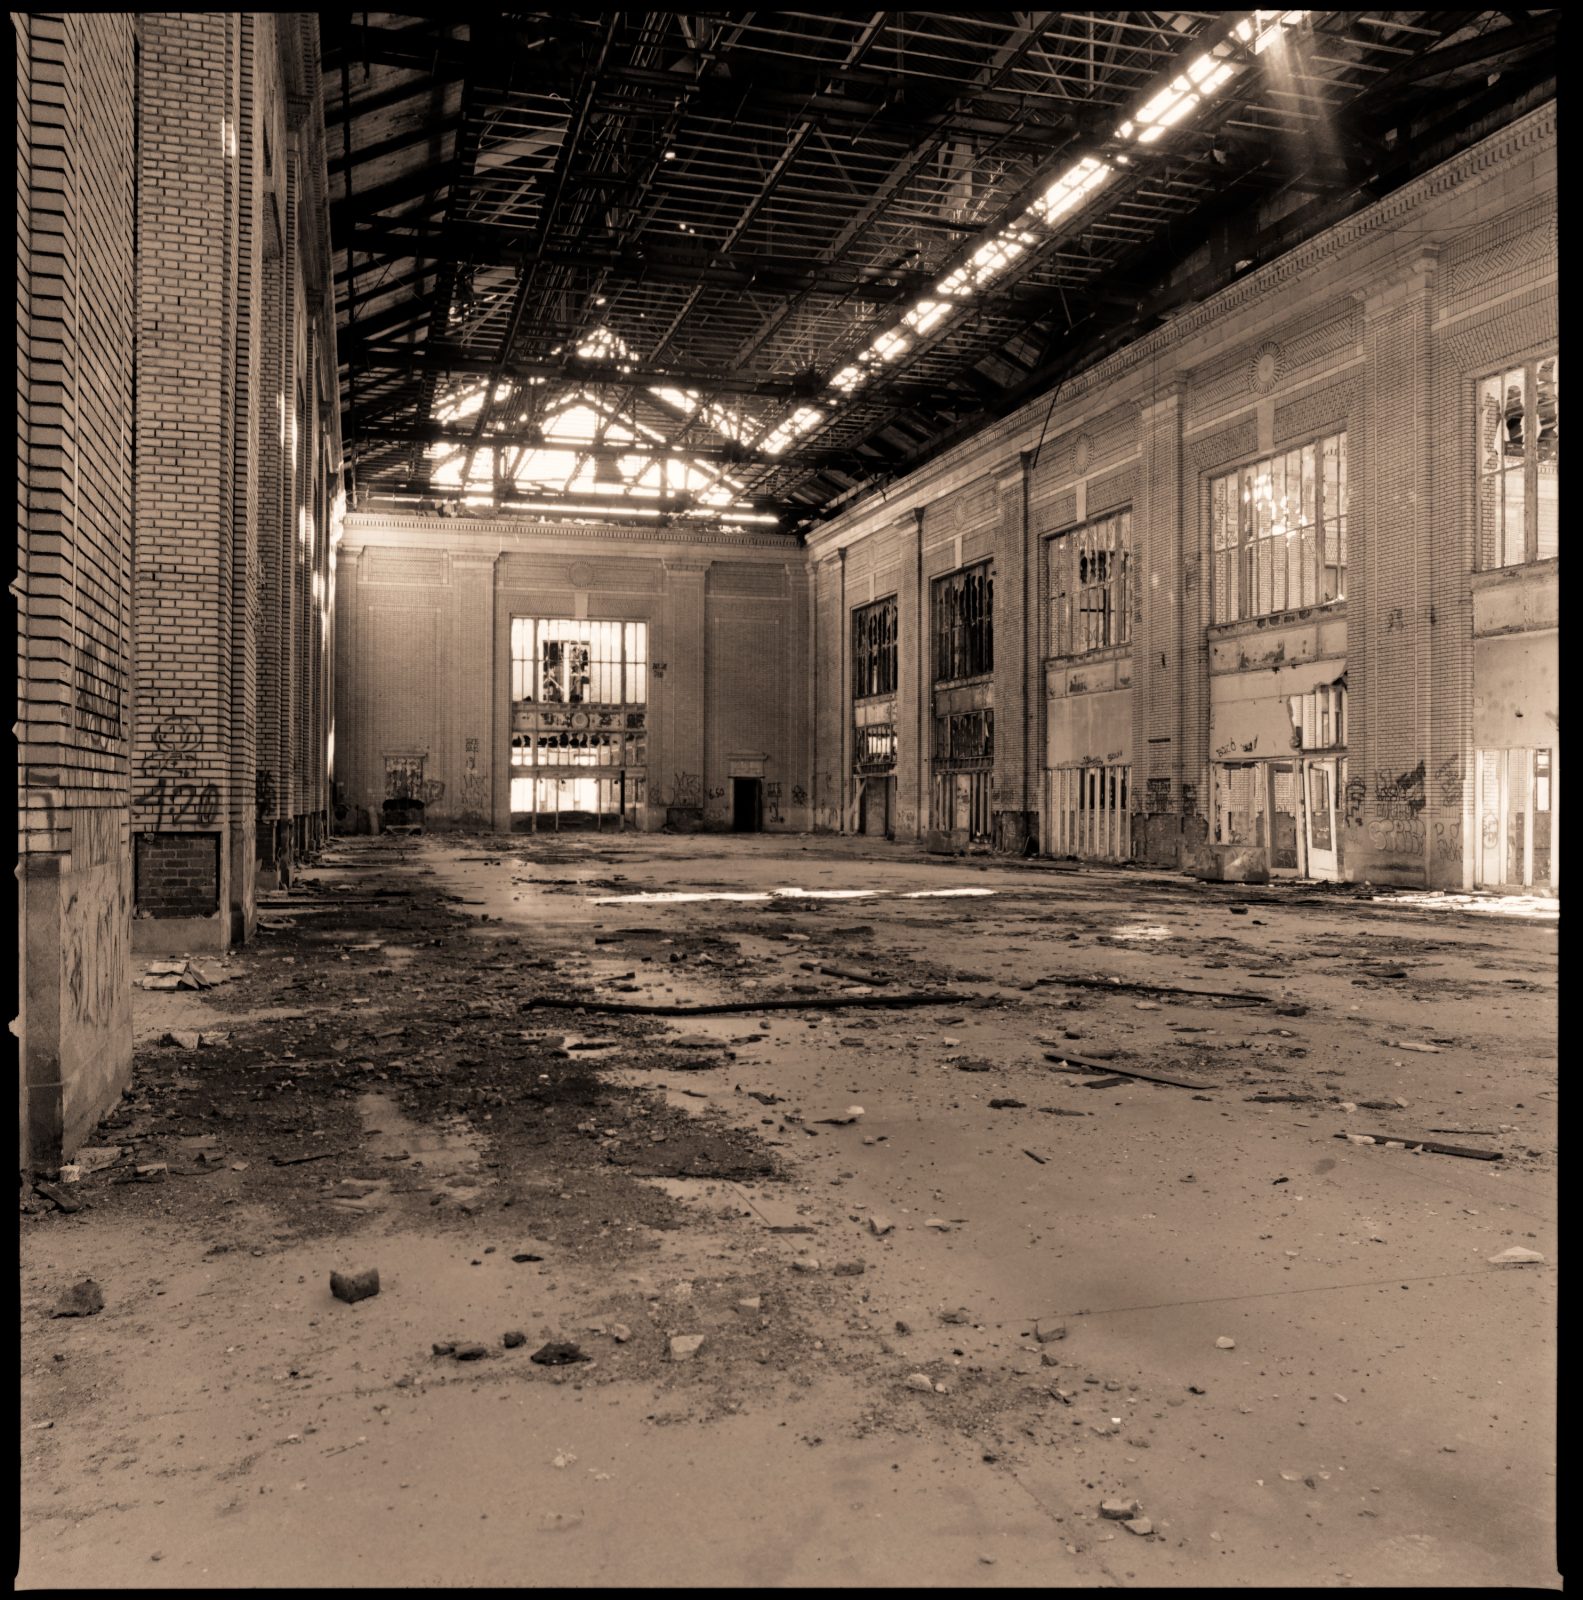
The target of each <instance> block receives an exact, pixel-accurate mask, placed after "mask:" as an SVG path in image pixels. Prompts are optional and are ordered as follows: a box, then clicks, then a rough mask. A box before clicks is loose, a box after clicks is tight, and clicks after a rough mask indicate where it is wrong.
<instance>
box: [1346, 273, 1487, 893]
mask: <svg viewBox="0 0 1583 1600" xmlns="http://www.w3.org/2000/svg"><path fill="white" fill-rule="evenodd" d="M1435 255H1436V253H1435V252H1434V251H1431V250H1424V251H1420V252H1418V253H1417V254H1415V255H1414V256H1413V258H1412V259H1411V260H1409V261H1407V262H1405V263H1403V265H1402V266H1401V267H1400V268H1399V270H1398V271H1397V272H1395V273H1394V274H1392V275H1391V276H1390V277H1388V278H1385V279H1383V280H1382V281H1381V282H1379V283H1378V284H1377V285H1376V286H1375V288H1374V289H1373V290H1372V291H1371V292H1370V294H1369V295H1368V297H1367V299H1366V300H1365V302H1364V354H1365V363H1364V399H1363V427H1362V429H1361V430H1360V434H1361V436H1360V437H1352V436H1349V437H1348V440H1347V477H1348V482H1349V484H1350V486H1351V496H1350V500H1349V505H1348V529H1347V668H1348V671H1347V721H1348V729H1347V768H1348V781H1349V784H1357V783H1359V782H1361V783H1362V784H1363V786H1364V787H1363V791H1362V794H1361V796H1357V791H1356V790H1354V796H1355V797H1356V798H1355V799H1354V802H1353V803H1352V804H1351V805H1349V806H1348V807H1347V810H1348V811H1349V812H1350V813H1351V815H1352V819H1353V820H1352V822H1351V825H1350V826H1349V828H1348V833H1347V839H1346V861H1347V865H1348V872H1349V876H1352V877H1355V878H1360V879H1368V880H1370V881H1373V882H1376V883H1402V884H1421V883H1424V882H1425V881H1427V872H1428V867H1427V862H1428V853H1429V848H1430V846H1429V837H1428V835H1429V831H1430V830H1429V826H1428V823H1429V815H1428V811H1429V805H1428V803H1429V798H1430V792H1431V789H1432V787H1433V784H1432V780H1431V776H1430V774H1429V771H1428V762H1429V713H1430V688H1429V666H1430V641H1431V638H1432V634H1431V627H1432V624H1431V623H1430V620H1429V612H1430V607H1431V604H1432V601H1433V591H1432V589H1431V587H1430V570H1431V561H1430V545H1431V540H1432V537H1433V516H1432V502H1431V480H1430V465H1431V452H1430V449H1429V446H1428V439H1427V433H1428V418H1429V408H1430V395H1429V389H1428V386H1429V379H1430V372H1431V365H1430V342H1431V341H1430V314H1431V293H1432V290H1433V285H1434V278H1435V265H1436V262H1435ZM1455 799H1456V804H1455V805H1454V806H1452V807H1450V808H1448V814H1451V815H1454V816H1455V817H1456V819H1457V821H1458V824H1459V826H1460V822H1461V796H1460V794H1458V795H1457V796H1456V797H1455ZM1359 800H1360V801H1361V804H1359V803H1358V801H1359Z"/></svg>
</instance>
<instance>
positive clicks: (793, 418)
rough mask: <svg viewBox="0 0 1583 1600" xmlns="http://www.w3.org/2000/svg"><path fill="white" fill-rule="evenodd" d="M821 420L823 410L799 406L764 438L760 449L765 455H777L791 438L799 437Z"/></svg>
mask: <svg viewBox="0 0 1583 1600" xmlns="http://www.w3.org/2000/svg"><path fill="white" fill-rule="evenodd" d="M823 421H824V412H822V411H817V410H815V409H814V407H812V406H799V407H798V408H797V410H795V411H794V412H793V413H792V414H791V415H790V416H789V417H788V418H787V419H786V420H785V421H784V422H783V423H781V425H780V426H779V427H778V428H777V429H776V430H775V431H774V432H773V433H772V434H770V435H769V436H768V437H767V438H766V439H764V441H763V442H762V444H761V445H760V449H762V450H763V451H764V453H765V454H766V455H772V456H778V455H779V454H780V453H781V451H782V450H784V449H785V448H786V446H787V445H789V444H790V443H791V442H792V440H793V439H797V438H800V437H801V436H802V435H803V434H805V433H807V432H808V431H809V430H810V429H812V428H815V427H817V426H818V424H819V423H821V422H823Z"/></svg>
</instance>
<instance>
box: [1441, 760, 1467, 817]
mask: <svg viewBox="0 0 1583 1600" xmlns="http://www.w3.org/2000/svg"><path fill="white" fill-rule="evenodd" d="M1435 782H1436V783H1438V784H1439V785H1440V803H1441V804H1442V805H1446V806H1459V805H1461V804H1462V757H1461V756H1447V757H1446V759H1445V760H1444V761H1442V762H1441V763H1440V765H1439V766H1438V767H1436V768H1435Z"/></svg>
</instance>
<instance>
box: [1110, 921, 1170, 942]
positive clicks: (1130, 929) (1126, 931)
mask: <svg viewBox="0 0 1583 1600" xmlns="http://www.w3.org/2000/svg"><path fill="white" fill-rule="evenodd" d="M1110 937H1111V938H1112V939H1145V940H1150V941H1153V940H1158V939H1174V938H1175V937H1176V935H1175V934H1174V933H1172V932H1171V930H1170V929H1169V928H1161V927H1157V926H1153V925H1151V924H1149V923H1145V922H1129V923H1128V924H1127V925H1126V926H1125V927H1122V928H1112V929H1111V932H1110Z"/></svg>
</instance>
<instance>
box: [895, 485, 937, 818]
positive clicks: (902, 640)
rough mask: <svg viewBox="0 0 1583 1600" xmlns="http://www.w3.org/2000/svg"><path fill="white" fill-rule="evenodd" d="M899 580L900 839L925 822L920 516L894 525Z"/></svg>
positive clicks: (925, 614)
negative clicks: (895, 529) (896, 526)
mask: <svg viewBox="0 0 1583 1600" xmlns="http://www.w3.org/2000/svg"><path fill="white" fill-rule="evenodd" d="M896 548H897V550H898V552H899V556H898V566H899V568H900V582H899V583H898V584H897V588H896V816H895V825H896V827H895V831H896V837H897V838H898V839H921V838H922V837H923V833H924V830H925V828H926V827H927V826H928V812H929V789H928V772H927V768H926V766H925V765H924V763H925V762H927V760H928V754H929V748H928V747H929V740H928V732H929V722H928V718H929V694H928V685H927V683H926V682H925V681H924V670H923V668H922V663H923V661H924V660H925V658H926V657H927V655H928V627H929V623H928V602H927V599H926V598H925V593H924V589H923V554H922V552H923V519H922V518H921V517H918V516H909V517H908V518H907V519H906V520H905V521H904V522H903V523H902V524H901V525H900V526H899V527H898V529H897V532H896Z"/></svg>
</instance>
